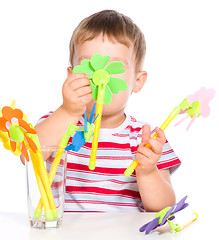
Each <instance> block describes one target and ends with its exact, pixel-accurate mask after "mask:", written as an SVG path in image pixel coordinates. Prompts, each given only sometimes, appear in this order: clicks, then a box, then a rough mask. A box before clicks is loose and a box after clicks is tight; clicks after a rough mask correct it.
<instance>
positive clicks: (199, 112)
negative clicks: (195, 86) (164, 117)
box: [175, 87, 215, 130]
mask: <svg viewBox="0 0 219 240" xmlns="http://www.w3.org/2000/svg"><path fill="white" fill-rule="evenodd" d="M214 96H215V90H214V89H212V88H211V89H206V88H204V87H202V88H201V89H200V90H199V91H197V92H196V93H194V94H192V95H189V96H188V97H187V99H188V102H190V103H191V105H192V108H190V109H186V110H185V111H181V112H180V113H179V114H185V113H187V114H188V115H187V116H186V117H185V118H183V119H181V120H180V121H179V122H178V123H176V124H175V126H178V125H179V124H180V123H181V122H182V121H184V120H185V119H187V118H188V117H189V116H190V117H191V118H192V120H191V121H190V123H189V125H188V127H187V130H189V128H190V127H191V125H192V123H193V122H194V121H195V120H196V119H197V118H198V117H200V116H202V117H204V118H206V117H208V116H209V115H210V111H211V109H210V106H209V103H210V101H211V100H212V99H213V98H214Z"/></svg>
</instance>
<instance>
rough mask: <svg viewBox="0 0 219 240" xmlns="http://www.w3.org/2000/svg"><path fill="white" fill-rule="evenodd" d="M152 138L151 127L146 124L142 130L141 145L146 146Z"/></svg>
mask: <svg viewBox="0 0 219 240" xmlns="http://www.w3.org/2000/svg"><path fill="white" fill-rule="evenodd" d="M150 137H151V128H150V126H149V125H147V124H146V125H144V126H143V128H142V138H141V144H143V145H146V144H147V142H148V139H149V138H150Z"/></svg>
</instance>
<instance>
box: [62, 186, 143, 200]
mask: <svg viewBox="0 0 219 240" xmlns="http://www.w3.org/2000/svg"><path fill="white" fill-rule="evenodd" d="M66 192H67V193H73V194H74V193H80V194H88V193H92V194H96V195H99V194H100V195H111V196H112V195H113V196H124V197H128V198H140V194H139V192H136V191H132V190H128V189H121V190H113V189H106V188H99V187H78V186H66Z"/></svg>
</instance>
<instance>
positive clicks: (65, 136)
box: [34, 123, 80, 218]
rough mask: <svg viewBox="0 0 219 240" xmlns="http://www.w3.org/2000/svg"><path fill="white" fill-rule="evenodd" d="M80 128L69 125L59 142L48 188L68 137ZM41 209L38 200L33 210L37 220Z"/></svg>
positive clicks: (41, 205)
mask: <svg viewBox="0 0 219 240" xmlns="http://www.w3.org/2000/svg"><path fill="white" fill-rule="evenodd" d="M79 129H80V128H79V127H77V126H75V125H73V124H72V123H70V124H69V127H68V130H67V132H66V133H65V134H64V135H63V136H62V139H61V142H60V144H59V149H58V151H57V153H56V156H55V159H54V161H53V164H52V167H51V170H50V173H49V184H50V186H51V185H52V182H53V179H54V177H55V174H56V171H57V168H58V166H59V163H60V160H61V157H62V154H63V153H64V150H65V147H66V146H67V144H68V141H69V138H70V136H72V135H74V133H75V131H77V130H79ZM42 208H43V201H42V199H40V201H39V203H38V205H37V208H36V210H35V213H34V216H35V217H36V218H39V217H40V215H41V213H42Z"/></svg>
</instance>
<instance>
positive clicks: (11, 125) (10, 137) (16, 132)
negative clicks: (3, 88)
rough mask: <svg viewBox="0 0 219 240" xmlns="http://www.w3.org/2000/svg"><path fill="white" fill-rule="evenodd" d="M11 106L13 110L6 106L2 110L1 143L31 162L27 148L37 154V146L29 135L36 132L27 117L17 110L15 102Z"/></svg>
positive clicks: (0, 119) (0, 123) (0, 124)
mask: <svg viewBox="0 0 219 240" xmlns="http://www.w3.org/2000/svg"><path fill="white" fill-rule="evenodd" d="M11 106H13V108H12V107H8V106H6V107H3V108H2V110H1V117H0V132H1V133H0V134H1V135H0V137H1V141H2V142H3V145H4V147H5V148H6V149H7V150H11V151H12V152H13V153H14V154H15V155H21V154H23V155H24V157H25V158H26V159H27V161H29V156H28V153H27V147H29V148H30V149H32V150H33V151H34V152H35V153H36V150H37V146H36V144H35V143H34V141H33V140H32V139H31V138H30V137H29V135H28V134H36V130H35V129H33V128H32V127H31V126H30V125H29V124H28V123H27V116H26V115H24V114H23V112H22V111H21V110H20V109H17V108H15V102H14V101H13V102H12V104H11Z"/></svg>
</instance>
